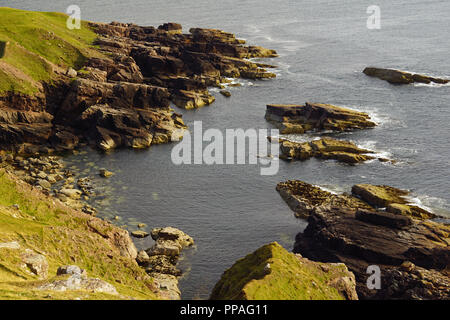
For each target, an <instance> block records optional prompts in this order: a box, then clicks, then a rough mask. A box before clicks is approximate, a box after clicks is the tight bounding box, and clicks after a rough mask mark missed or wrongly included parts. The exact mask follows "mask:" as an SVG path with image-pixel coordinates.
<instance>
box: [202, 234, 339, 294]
mask: <svg viewBox="0 0 450 320" xmlns="http://www.w3.org/2000/svg"><path fill="white" fill-rule="evenodd" d="M267 263H270V266H271V271H270V274H266V273H265V271H264V267H265V266H266V265H267ZM336 268H339V267H336ZM335 272H337V273H339V272H340V270H335ZM332 274H336V273H324V272H323V271H322V270H321V269H320V268H317V266H315V265H314V264H308V265H307V264H302V263H300V261H299V260H298V259H297V258H296V257H295V255H294V254H292V253H290V252H288V251H286V250H285V249H284V248H283V247H281V246H280V245H279V244H277V243H272V244H269V245H266V246H264V247H262V248H260V249H258V250H257V251H255V252H254V253H252V254H250V255H248V256H246V257H245V258H243V259H241V260H239V261H237V262H236V263H235V264H234V265H233V266H232V267H231V268H230V269H229V270H227V271H226V272H225V273H224V275H223V276H222V279H221V280H220V281H219V282H218V283H217V285H216V287H215V288H214V290H213V294H212V296H211V298H212V299H221V300H235V299H242V298H245V299H248V300H343V297H342V296H341V295H340V294H339V293H338V291H337V290H336V289H335V288H332V287H330V286H328V285H327V283H328V281H329V280H330V277H331V275H332ZM312 283H315V284H316V285H315V286H314V285H312Z"/></svg>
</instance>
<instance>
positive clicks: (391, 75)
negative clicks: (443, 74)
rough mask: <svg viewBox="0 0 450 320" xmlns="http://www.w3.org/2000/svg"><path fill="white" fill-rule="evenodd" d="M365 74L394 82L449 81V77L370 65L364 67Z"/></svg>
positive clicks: (440, 82)
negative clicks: (435, 76)
mask: <svg viewBox="0 0 450 320" xmlns="http://www.w3.org/2000/svg"><path fill="white" fill-rule="evenodd" d="M363 72H364V74H366V75H368V76H370V77H376V78H379V79H381V80H386V81H388V82H389V83H392V84H410V83H414V82H419V83H426V84H429V83H432V82H433V83H438V84H446V83H449V82H450V80H448V79H441V78H434V77H429V76H425V75H421V74H416V73H410V72H406V71H400V70H395V69H383V68H373V67H368V68H366V69H364V71H363Z"/></svg>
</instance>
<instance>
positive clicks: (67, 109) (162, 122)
mask: <svg viewBox="0 0 450 320" xmlns="http://www.w3.org/2000/svg"><path fill="white" fill-rule="evenodd" d="M90 27H91V28H92V29H93V30H95V32H96V33H97V35H98V39H97V40H96V42H95V44H96V45H97V46H98V54H97V55H98V56H99V57H92V58H89V59H87V61H86V62H85V63H84V65H83V67H82V68H81V69H80V70H78V71H76V70H74V69H71V68H69V69H68V70H67V71H65V72H56V71H55V74H54V75H53V76H54V78H55V80H54V81H53V82H52V85H48V84H45V86H44V88H43V89H42V91H41V92H39V93H37V94H35V95H33V96H26V95H23V94H12V93H9V94H8V95H6V96H4V97H2V98H0V147H1V149H3V150H11V151H14V152H15V153H24V154H34V153H36V152H40V151H41V150H43V149H44V148H47V149H48V150H57V151H65V150H72V149H74V148H76V147H77V146H79V145H80V144H86V143H88V144H90V145H92V146H95V147H97V148H99V149H101V150H104V151H107V150H111V149H115V148H120V147H129V148H135V149H140V148H148V147H150V146H151V145H155V144H161V143H168V142H171V141H179V139H180V138H181V137H182V136H183V131H184V130H185V129H186V126H185V125H184V123H183V120H182V118H181V115H179V114H177V113H175V112H174V110H173V109H172V108H171V107H170V104H171V103H173V104H175V105H176V106H178V107H180V108H184V109H193V108H200V107H203V106H206V105H210V104H211V103H213V102H214V100H215V98H214V96H212V95H211V94H210V93H209V91H208V87H211V86H214V87H219V88H224V87H225V86H226V85H227V83H229V82H230V80H229V78H247V79H270V78H274V77H275V74H273V73H270V72H268V71H267V68H271V67H272V66H270V65H267V64H259V63H253V62H250V61H248V60H247V59H249V58H255V57H260V58H265V57H276V56H277V54H276V52H275V51H273V50H269V49H265V48H262V47H257V46H245V45H244V43H245V41H243V40H239V39H236V38H235V36H234V35H233V34H230V33H226V32H223V31H221V30H214V29H200V28H194V29H191V30H190V33H189V34H183V33H182V29H181V26H180V25H178V24H174V23H169V24H164V25H162V26H160V27H158V28H154V27H141V26H137V25H134V24H122V23H111V24H96V23H90Z"/></svg>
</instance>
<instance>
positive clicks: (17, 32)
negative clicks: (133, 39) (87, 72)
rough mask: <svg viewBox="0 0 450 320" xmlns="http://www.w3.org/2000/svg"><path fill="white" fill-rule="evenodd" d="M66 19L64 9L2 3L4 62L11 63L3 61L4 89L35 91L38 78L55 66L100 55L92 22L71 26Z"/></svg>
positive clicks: (78, 65) (44, 78) (0, 34)
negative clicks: (23, 7)
mask: <svg viewBox="0 0 450 320" xmlns="http://www.w3.org/2000/svg"><path fill="white" fill-rule="evenodd" d="M66 21H67V15H65V14H62V13H51V12H33V11H24V10H18V9H12V8H6V7H0V42H1V43H3V46H2V45H0V51H3V53H4V54H3V57H2V54H1V52H0V57H2V58H0V63H6V64H7V65H8V66H7V68H6V67H5V66H4V65H3V66H2V64H0V93H4V92H5V91H14V92H22V93H27V94H31V93H33V92H36V91H37V90H38V89H37V87H38V85H37V84H36V82H40V81H49V80H51V79H52V78H53V77H54V73H53V70H54V68H61V69H63V70H66V69H67V68H68V67H73V68H74V69H79V68H81V67H82V65H83V63H84V62H85V61H86V59H87V58H88V57H92V56H100V53H98V52H97V51H96V50H95V47H94V46H93V45H92V43H93V42H94V40H95V39H96V37H97V36H96V34H95V33H94V31H93V30H91V29H90V28H89V26H88V23H87V22H86V21H83V22H82V26H81V29H79V30H77V29H74V30H70V29H68V28H67V27H66ZM6 43H7V45H5V44H6ZM2 47H3V49H2Z"/></svg>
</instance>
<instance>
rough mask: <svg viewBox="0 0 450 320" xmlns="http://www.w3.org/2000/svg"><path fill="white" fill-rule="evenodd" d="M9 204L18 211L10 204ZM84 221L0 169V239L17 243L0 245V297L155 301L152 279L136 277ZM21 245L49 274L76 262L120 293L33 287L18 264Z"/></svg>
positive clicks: (141, 273)
mask: <svg viewBox="0 0 450 320" xmlns="http://www.w3.org/2000/svg"><path fill="white" fill-rule="evenodd" d="M13 204H18V205H19V207H20V209H19V210H17V209H13V208H11V205H13ZM89 219H90V217H89V216H87V215H84V214H81V213H78V212H74V211H72V210H71V209H68V208H67V207H64V206H63V205H59V204H57V203H54V202H53V200H52V199H51V198H47V197H43V195H42V194H41V193H39V192H38V191H37V190H34V189H32V188H31V187H30V186H29V185H27V184H25V183H23V182H20V181H16V180H15V178H14V177H12V176H10V175H9V174H7V173H5V172H4V171H0V243H4V242H11V241H17V242H19V243H20V245H21V249H19V250H17V249H16V250H14V249H5V248H0V299H44V298H46V297H47V296H48V294H50V295H51V296H52V298H53V299H73V298H77V297H80V298H82V299H116V298H125V299H127V298H129V297H132V298H137V299H156V298H157V297H156V296H155V294H153V293H152V292H151V291H150V290H149V288H148V287H147V286H151V285H152V280H151V279H148V280H146V281H143V280H140V279H141V278H143V277H145V276H146V274H145V271H144V270H143V269H142V268H140V267H138V266H137V264H135V263H132V261H131V260H130V259H126V258H123V257H121V256H120V254H119V251H118V250H117V249H116V248H114V247H113V246H112V245H111V243H110V242H109V241H108V240H106V239H104V238H103V237H102V236H100V235H99V234H97V233H94V232H93V231H91V229H89V227H88V225H87V221H88V220H89ZM25 248H29V249H33V250H35V251H36V252H39V253H41V254H43V255H44V256H45V257H46V258H47V260H48V263H49V278H52V277H54V276H55V275H56V270H57V268H58V267H59V266H61V265H69V264H74V265H78V266H79V267H81V268H84V269H86V271H87V273H88V276H89V277H93V278H100V279H102V280H105V281H107V282H109V283H110V284H112V285H114V286H115V287H116V289H117V290H118V292H119V294H120V296H111V295H107V294H93V293H89V292H77V291H73V292H61V293H56V292H45V291H38V290H33V287H34V286H36V285H37V284H38V283H40V282H42V280H39V279H38V278H37V277H36V276H34V275H32V274H30V273H28V272H26V270H25V269H26V268H25V269H24V268H23V267H21V266H20V264H21V260H20V253H21V252H23V251H24V250H25ZM136 278H137V279H138V280H137V279H136Z"/></svg>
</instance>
